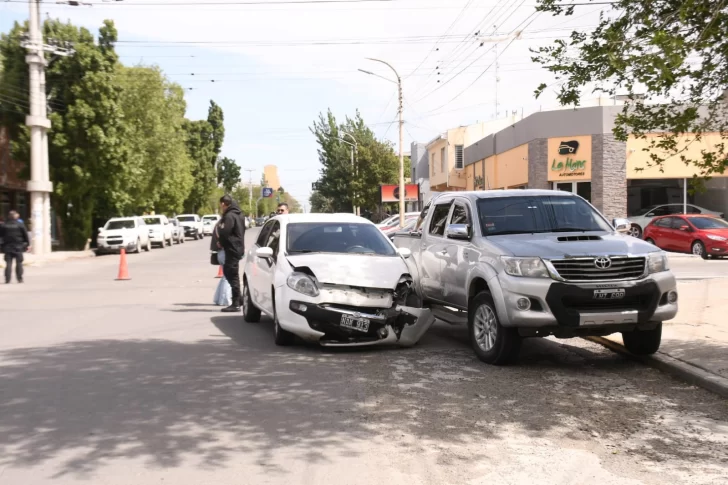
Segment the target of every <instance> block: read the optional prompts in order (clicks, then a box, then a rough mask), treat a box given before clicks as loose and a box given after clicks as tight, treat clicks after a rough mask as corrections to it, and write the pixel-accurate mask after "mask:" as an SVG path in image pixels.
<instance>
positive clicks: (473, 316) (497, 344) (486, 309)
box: [468, 291, 521, 365]
mask: <svg viewBox="0 0 728 485" xmlns="http://www.w3.org/2000/svg"><path fill="white" fill-rule="evenodd" d="M468 335H469V336H470V343H471V345H472V347H473V351H474V352H475V355H477V356H478V358H479V359H480V360H482V361H483V362H485V363H486V364H493V365H504V364H508V363H511V362H513V361H514V360H515V359H516V358H517V357H518V353H519V351H520V350H521V336H520V335H519V334H518V330H517V329H515V328H506V327H504V326H502V325H501V323H500V320H499V319H498V312H497V311H496V308H495V303H493V297H492V296H491V294H490V292H488V291H482V292H480V293H478V294H477V295H475V297H474V298H473V299H472V300H471V302H470V310H469V311H468Z"/></svg>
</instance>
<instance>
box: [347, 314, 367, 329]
mask: <svg viewBox="0 0 728 485" xmlns="http://www.w3.org/2000/svg"><path fill="white" fill-rule="evenodd" d="M341 326H342V327H344V328H350V329H352V330H358V331H360V332H368V331H369V320H367V319H366V318H356V317H353V316H351V315H341Z"/></svg>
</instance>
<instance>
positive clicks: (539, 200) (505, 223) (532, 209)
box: [478, 195, 612, 236]
mask: <svg viewBox="0 0 728 485" xmlns="http://www.w3.org/2000/svg"><path fill="white" fill-rule="evenodd" d="M478 214H479V217H480V225H481V227H482V230H483V235H484V236H499V235H503V234H534V233H544V232H587V231H611V230H612V228H611V227H610V226H609V224H607V222H606V221H605V220H604V218H602V217H601V216H600V215H599V213H597V212H596V211H595V210H594V209H593V208H592V207H591V206H590V205H589V204H588V203H587V202H585V201H584V200H582V199H580V198H578V197H564V196H550V195H549V196H519V197H494V198H484V199H480V200H478Z"/></svg>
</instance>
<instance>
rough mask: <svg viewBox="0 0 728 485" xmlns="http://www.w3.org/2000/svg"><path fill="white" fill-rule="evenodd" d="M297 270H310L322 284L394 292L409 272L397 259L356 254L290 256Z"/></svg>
mask: <svg viewBox="0 0 728 485" xmlns="http://www.w3.org/2000/svg"><path fill="white" fill-rule="evenodd" d="M287 259H288V262H289V263H291V266H293V267H294V268H300V267H304V266H305V267H308V268H309V269H310V270H311V271H313V274H314V275H316V278H317V279H318V280H319V281H320V282H321V283H327V284H332V285H347V286H360V287H364V288H386V289H392V290H393V289H394V288H395V287H396V286H397V283H399V279H400V277H401V276H402V275H403V274H405V273H409V271H408V270H407V266H406V265H405V264H404V261H402V258H400V257H398V256H365V255H357V254H330V253H328V254H296V255H289V256H288V257H287Z"/></svg>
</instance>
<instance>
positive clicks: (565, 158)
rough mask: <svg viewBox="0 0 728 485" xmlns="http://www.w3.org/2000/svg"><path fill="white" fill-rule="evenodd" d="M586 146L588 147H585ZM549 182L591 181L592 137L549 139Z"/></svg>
mask: <svg viewBox="0 0 728 485" xmlns="http://www.w3.org/2000/svg"><path fill="white" fill-rule="evenodd" d="M585 145H586V146H585ZM548 152H549V160H550V165H549V174H548V179H549V181H558V180H564V179H571V180H590V179H591V137H590V136H588V137H586V136H584V137H578V138H575V139H567V140H564V139H561V138H551V139H549V150H548Z"/></svg>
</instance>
